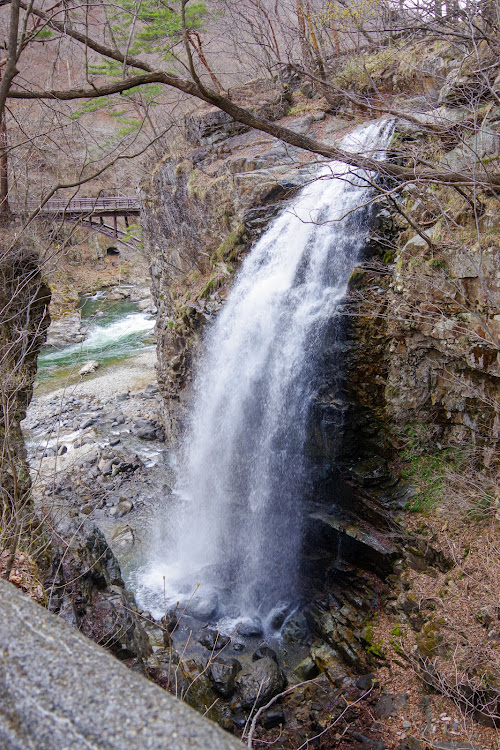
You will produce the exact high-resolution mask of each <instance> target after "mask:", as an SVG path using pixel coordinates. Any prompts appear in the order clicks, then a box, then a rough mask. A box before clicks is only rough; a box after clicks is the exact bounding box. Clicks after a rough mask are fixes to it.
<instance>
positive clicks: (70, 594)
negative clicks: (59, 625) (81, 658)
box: [45, 519, 151, 666]
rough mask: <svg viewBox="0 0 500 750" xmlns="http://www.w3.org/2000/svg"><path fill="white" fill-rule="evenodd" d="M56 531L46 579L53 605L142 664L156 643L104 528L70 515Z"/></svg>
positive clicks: (121, 656)
mask: <svg viewBox="0 0 500 750" xmlns="http://www.w3.org/2000/svg"><path fill="white" fill-rule="evenodd" d="M57 536H58V538H59V540H60V547H59V550H58V548H57V546H56V544H57V543H56V542H54V549H55V552H54V555H53V560H52V570H51V572H50V573H49V576H48V577H47V579H46V581H45V588H46V590H47V597H48V606H49V609H50V610H51V611H52V612H55V613H57V614H59V615H60V617H62V619H64V620H65V621H66V622H68V623H70V624H71V625H73V626H75V627H77V628H78V629H79V630H81V632H82V633H84V634H85V635H86V636H88V637H89V638H91V639H92V640H94V641H95V642H96V643H100V644H101V645H102V646H104V647H105V648H107V649H108V650H109V651H111V653H113V654H114V655H115V656H117V657H118V658H119V659H121V660H124V661H130V660H132V661H131V663H133V664H137V665H139V666H142V661H143V659H145V658H147V657H148V656H149V654H150V653H151V646H150V644H149V640H148V638H147V635H146V633H145V631H144V629H143V627H142V625H141V622H140V619H139V617H138V616H137V614H136V613H135V601H134V597H133V595H132V594H131V593H130V592H128V591H127V590H126V589H125V585H124V583H123V579H122V577H121V573H120V568H119V566H118V563H117V561H116V558H115V557H114V555H113V553H112V552H111V549H110V548H109V546H108V544H107V542H106V540H105V538H104V535H103V533H102V532H101V531H100V530H99V529H98V528H97V526H95V524H93V523H92V522H91V521H83V522H82V521H81V520H80V519H78V520H75V521H72V520H71V519H68V520H66V521H62V522H60V523H59V525H58V535H57Z"/></svg>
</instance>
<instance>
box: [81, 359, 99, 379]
mask: <svg viewBox="0 0 500 750" xmlns="http://www.w3.org/2000/svg"><path fill="white" fill-rule="evenodd" d="M98 367H99V362H98V361H97V360H96V359H91V360H89V362H85V364H84V365H83V366H82V367H81V368H80V369H79V370H78V374H79V375H90V373H91V372H95V371H96V370H97V368H98Z"/></svg>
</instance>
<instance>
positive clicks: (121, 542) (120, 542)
mask: <svg viewBox="0 0 500 750" xmlns="http://www.w3.org/2000/svg"><path fill="white" fill-rule="evenodd" d="M111 539H112V541H113V544H114V545H115V546H116V547H118V548H120V549H125V548H126V547H132V546H133V545H134V542H135V537H134V532H133V530H132V529H131V528H130V526H128V524H120V526H117V527H116V529H115V530H114V531H113V533H112V534H111Z"/></svg>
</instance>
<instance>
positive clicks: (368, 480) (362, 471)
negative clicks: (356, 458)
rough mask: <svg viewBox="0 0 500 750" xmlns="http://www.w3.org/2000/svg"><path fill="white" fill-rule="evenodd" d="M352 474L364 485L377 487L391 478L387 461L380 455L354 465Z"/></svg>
mask: <svg viewBox="0 0 500 750" xmlns="http://www.w3.org/2000/svg"><path fill="white" fill-rule="evenodd" d="M351 474H352V476H353V477H354V479H355V480H356V481H357V482H358V483H359V484H360V485H361V486H362V487H376V486H378V485H380V484H382V483H383V482H386V481H387V480H389V479H391V472H390V470H389V467H388V465H387V461H385V460H384V459H383V458H380V457H379V456H372V457H371V458H367V459H366V460H364V461H360V462H359V463H357V464H356V465H355V466H353V468H352V469H351Z"/></svg>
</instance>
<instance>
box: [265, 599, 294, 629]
mask: <svg viewBox="0 0 500 750" xmlns="http://www.w3.org/2000/svg"><path fill="white" fill-rule="evenodd" d="M289 612H290V605H289V604H286V603H285V602H283V603H280V604H277V605H276V606H275V607H274V608H273V609H272V610H271V612H270V613H269V616H268V617H267V620H266V622H268V623H269V624H270V625H271V627H272V629H273V630H279V629H280V628H281V626H282V625H283V623H284V622H285V620H286V617H287V615H288V614H289Z"/></svg>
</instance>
